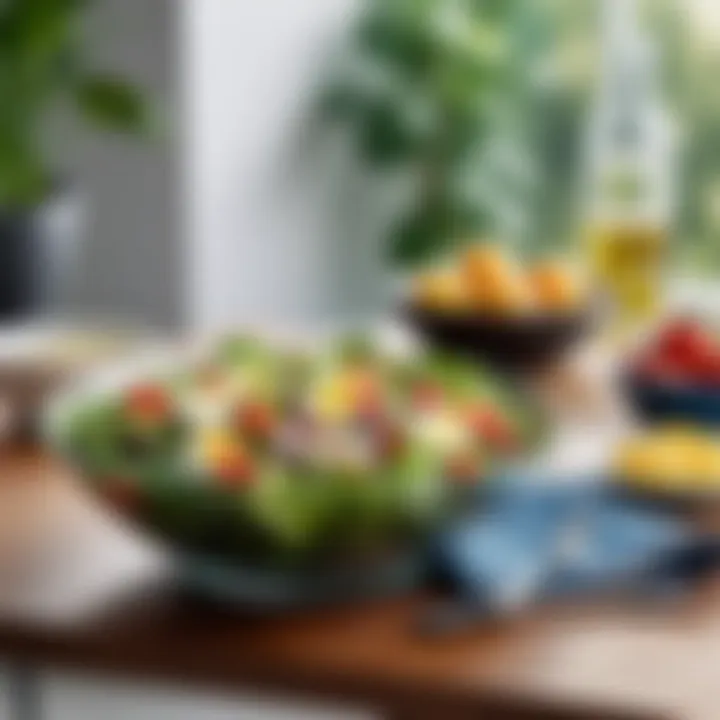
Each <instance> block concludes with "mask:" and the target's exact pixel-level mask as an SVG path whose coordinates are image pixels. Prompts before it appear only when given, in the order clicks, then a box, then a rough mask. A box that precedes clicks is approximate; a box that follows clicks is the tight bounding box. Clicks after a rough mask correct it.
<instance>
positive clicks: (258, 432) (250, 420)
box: [236, 401, 277, 440]
mask: <svg viewBox="0 0 720 720" xmlns="http://www.w3.org/2000/svg"><path fill="white" fill-rule="evenodd" d="M236 424H237V428H238V430H239V431H240V432H241V433H242V434H243V435H245V436H246V437H248V438H250V439H253V440H267V439H268V438H269V437H270V436H271V435H272V433H273V431H274V430H275V427H276V424H277V418H276V415H275V410H274V408H273V407H272V405H269V404H268V403H265V402H260V401H249V402H246V403H243V405H241V406H240V408H239V409H238V412H237V417H236Z"/></svg>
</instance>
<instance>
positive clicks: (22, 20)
mask: <svg viewBox="0 0 720 720" xmlns="http://www.w3.org/2000/svg"><path fill="white" fill-rule="evenodd" d="M86 9H87V3H85V2H80V1H79V0H6V1H5V2H3V3H2V4H1V5H0V107H1V108H2V109H1V110H0V320H8V319H13V318H17V317H21V316H25V315H28V314H32V313H33V312H34V311H36V310H37V309H38V307H39V306H40V305H41V304H42V303H43V299H44V296H46V294H47V292H48V289H49V288H50V286H51V285H52V284H53V278H55V277H57V275H58V272H59V270H58V267H57V265H58V263H59V262H62V263H63V264H67V263H68V262H70V263H72V261H73V260H72V256H73V252H72V248H73V246H74V245H76V239H75V237H74V235H75V234H76V229H75V228H74V227H73V223H72V222H68V220H69V219H70V213H71V211H72V208H71V207H70V206H69V203H71V202H72V198H71V194H70V193H68V192H67V190H68V187H67V183H66V179H65V178H63V177H62V176H60V175H58V173H57V171H56V169H55V168H54V167H52V163H51V160H50V158H49V157H48V155H47V153H46V151H45V148H44V147H43V132H42V129H43V125H44V123H46V121H47V118H48V117H49V116H50V114H51V113H52V112H54V111H55V109H56V108H57V107H58V106H62V105H63V104H68V105H72V106H73V107H74V108H75V109H76V110H77V111H79V113H80V114H81V115H82V117H83V118H85V119H87V120H90V121H92V122H93V123H95V124H96V125H99V126H101V127H104V128H107V129H110V130H113V131H120V132H130V133H140V132H142V131H143V130H145V129H146V127H147V124H148V112H147V107H146V104H145V102H144V101H143V98H142V95H141V93H140V92H139V91H138V90H137V89H136V88H135V87H134V86H132V85H130V84H128V83H126V82H125V81H124V80H123V79H122V78H120V77H118V76H116V75H114V74H112V73H108V72H104V71H102V72H101V71H97V70H95V69H94V68H93V67H92V65H91V63H90V62H89V60H88V58H87V57H85V55H84V53H83V43H82V37H81V21H82V19H83V14H84V12H85V11H86Z"/></svg>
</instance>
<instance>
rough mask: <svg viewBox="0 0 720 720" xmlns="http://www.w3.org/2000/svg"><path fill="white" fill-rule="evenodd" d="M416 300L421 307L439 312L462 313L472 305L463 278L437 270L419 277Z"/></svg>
mask: <svg viewBox="0 0 720 720" xmlns="http://www.w3.org/2000/svg"><path fill="white" fill-rule="evenodd" d="M415 300H416V302H417V303H418V304H419V305H420V307H425V308H430V309H432V310H439V311H453V312H457V311H462V310H466V309H467V308H469V307H470V304H471V303H470V302H469V297H468V293H467V290H466V287H465V284H464V283H463V281H462V278H460V276H459V275H458V274H457V273H456V272H455V271H453V270H437V271H434V272H428V273H425V274H423V275H421V276H420V277H418V278H417V280H416V282H415Z"/></svg>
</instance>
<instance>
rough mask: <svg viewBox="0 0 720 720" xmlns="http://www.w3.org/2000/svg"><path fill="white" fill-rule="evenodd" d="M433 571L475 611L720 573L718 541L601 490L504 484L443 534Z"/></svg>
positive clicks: (679, 583) (651, 587) (649, 587)
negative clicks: (715, 569) (712, 571)
mask: <svg viewBox="0 0 720 720" xmlns="http://www.w3.org/2000/svg"><path fill="white" fill-rule="evenodd" d="M433 560H434V562H433V566H434V568H435V569H436V570H437V571H438V572H439V574H440V575H441V576H442V578H443V580H444V582H445V583H449V584H450V587H451V589H452V591H453V592H454V593H455V596H456V597H457V598H458V599H459V600H462V601H463V602H465V603H466V604H467V603H471V604H473V606H474V607H475V608H476V609H477V611H478V612H479V613H487V614H502V613H503V612H504V611H510V610H516V609H518V608H520V607H522V606H525V605H529V604H532V603H535V602H539V601H544V600H548V599H557V598H567V597H573V598H578V597H580V598H581V597H584V596H595V595H596V594H598V593H603V592H612V591H613V590H615V589H620V588H622V589H632V590H634V591H635V590H636V591H640V592H642V591H652V592H659V591H661V590H664V589H667V588H673V589H677V588H678V587H683V586H687V584H688V583H689V582H690V581H692V579H694V578H695V577H696V576H698V575H699V574H702V573H704V572H705V571H707V570H709V569H711V568H712V567H714V566H720V540H718V538H717V537H714V536H707V535H702V534H700V533H697V532H695V531H694V530H693V529H692V528H691V527H689V526H688V525H687V524H685V523H684V522H683V521H682V520H680V519H678V518H676V517H673V516H671V515H669V514H666V513H664V512H662V511H658V510H654V509H651V508H649V507H647V506H642V505H639V504H636V503H633V502H629V501H627V500H625V499H623V498H622V497H620V496H619V495H617V494H616V493H615V492H614V491H613V490H612V489H610V488H608V487H607V486H605V485H603V484H602V483H597V482H595V483H583V484H580V485H572V486H569V485H565V486H537V485H534V484H530V483H525V484H523V483H510V484H509V485H507V486H503V487H497V488H495V489H493V490H491V491H490V493H489V495H488V496H487V497H486V498H485V499H484V501H483V502H482V505H481V507H480V508H479V509H478V510H477V512H474V513H471V514H470V515H469V516H468V517H466V518H465V519H464V520H463V521H461V522H459V523H458V524H457V525H456V526H455V527H453V528H451V529H450V530H449V531H447V532H446V533H444V534H443V535H442V536H441V537H440V539H439V542H438V543H437V545H436V547H435V551H434V553H433Z"/></svg>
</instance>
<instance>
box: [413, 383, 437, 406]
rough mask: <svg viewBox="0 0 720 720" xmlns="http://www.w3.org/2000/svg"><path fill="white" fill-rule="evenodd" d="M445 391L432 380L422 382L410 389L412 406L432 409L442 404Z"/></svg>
mask: <svg viewBox="0 0 720 720" xmlns="http://www.w3.org/2000/svg"><path fill="white" fill-rule="evenodd" d="M444 398H445V393H444V392H443V389H442V387H441V386H440V385H436V384H435V383H432V382H423V383H419V384H418V385H416V386H415V387H414V388H413V390H412V398H411V402H412V406H413V408H415V409H416V410H420V411H425V410H434V409H435V408H437V407H438V406H439V405H441V404H442V402H443V400H444Z"/></svg>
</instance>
